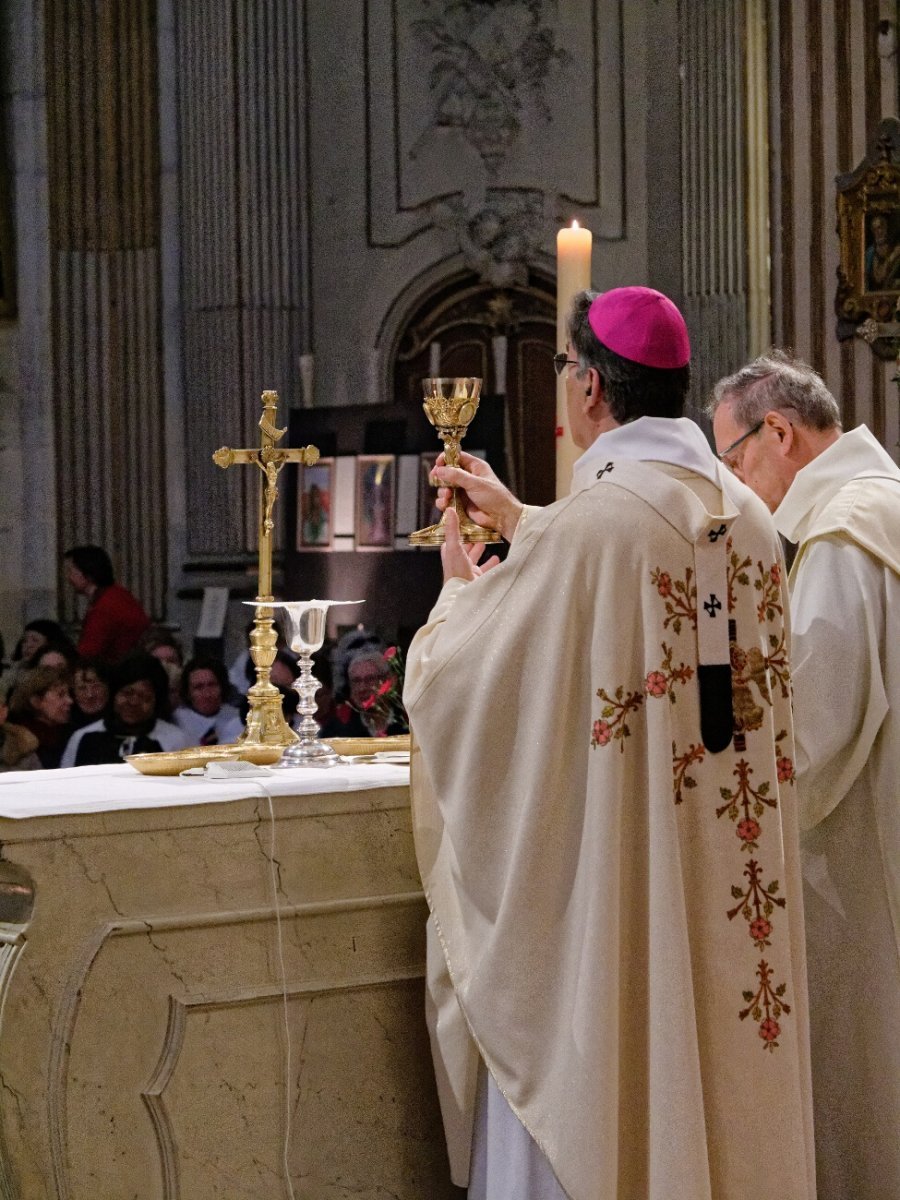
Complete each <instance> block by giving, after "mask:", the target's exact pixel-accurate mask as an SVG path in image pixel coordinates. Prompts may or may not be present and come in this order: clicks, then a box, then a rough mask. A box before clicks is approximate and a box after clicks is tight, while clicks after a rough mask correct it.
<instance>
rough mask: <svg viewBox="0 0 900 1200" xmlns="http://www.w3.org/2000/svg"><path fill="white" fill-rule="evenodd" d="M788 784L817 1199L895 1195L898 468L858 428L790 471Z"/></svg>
mask: <svg viewBox="0 0 900 1200" xmlns="http://www.w3.org/2000/svg"><path fill="white" fill-rule="evenodd" d="M775 521H776V524H777V525H778V527H779V528H780V529H781V530H782V532H783V533H784V534H785V536H787V537H789V538H790V539H791V540H792V541H797V542H799V549H798V552H797V557H796V559H795V560H794V566H793V568H792V570H791V581H790V585H791V614H792V622H793V656H792V657H793V666H794V672H793V674H794V713H795V723H796V736H797V787H798V791H799V800H800V823H801V828H802V831H803V832H802V834H801V846H802V853H803V875H804V891H805V908H806V928H807V953H808V960H809V980H810V1009H811V1037H812V1060H813V1094H814V1102H815V1126H816V1166H817V1176H818V1187H819V1193H818V1194H819V1200H845V1198H846V1197H852V1200H887V1198H888V1197H894V1196H900V470H898V469H897V467H896V466H895V464H894V462H893V461H892V460H891V458H890V456H889V455H888V454H887V453H886V451H885V450H884V449H883V448H882V447H881V446H880V445H879V443H878V442H877V441H876V440H875V438H874V437H873V436H872V435H871V434H870V433H869V431H868V430H867V429H866V428H865V427H864V426H861V427H860V428H858V429H855V430H853V431H852V432H850V433H846V434H844V435H843V436H842V437H841V438H839V440H838V441H837V442H835V443H834V444H833V445H832V446H831V447H829V449H828V450H826V451H825V452H824V453H823V454H821V455H819V457H818V458H816V459H814V460H813V461H812V462H811V463H810V464H809V465H808V466H806V467H804V468H803V470H802V471H800V472H798V474H797V476H796V478H795V480H794V483H793V484H792V486H791V488H790V489H789V491H788V493H787V495H786V496H785V498H784V500H783V501H782V503H781V505H780V506H779V508H778V510H777V511H776V513H775Z"/></svg>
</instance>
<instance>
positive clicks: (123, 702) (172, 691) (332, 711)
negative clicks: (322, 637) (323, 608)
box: [0, 546, 408, 771]
mask: <svg viewBox="0 0 900 1200" xmlns="http://www.w3.org/2000/svg"><path fill="white" fill-rule="evenodd" d="M66 562H67V566H68V573H67V577H68V579H69V581H70V582H71V583H73V586H75V588H76V590H77V591H82V592H84V593H85V594H86V595H87V596H88V609H87V613H86V615H85V618H84V621H83V623H82V627H81V630H80V634H79V636H78V640H77V642H76V641H73V640H72V638H70V637H69V635H68V633H67V632H66V630H65V629H64V628H63V626H62V625H61V624H60V623H59V622H57V621H55V620H51V619H47V618H38V619H37V620H33V621H29V622H28V624H27V625H26V626H25V628H24V629H23V630H22V633H21V636H20V637H19V639H18V640H17V642H16V645H15V649H14V650H13V652H12V655H11V659H10V661H9V662H3V674H2V677H0V771H24V770H39V769H48V768H55V767H75V766H89V765H96V764H98V763H116V762H120V761H122V760H123V759H124V758H125V757H126V756H127V755H129V754H141V753H151V752H158V751H169V750H179V749H182V748H185V747H188V746H214V745H222V744H226V743H230V742H234V741H236V740H237V739H238V738H239V737H240V735H241V733H242V731H243V728H244V718H245V716H246V712H247V707H248V701H247V691H248V690H249V688H250V687H251V686H252V684H253V683H254V681H255V678H256V671H255V667H254V664H253V662H252V660H251V658H250V655H249V652H247V651H244V652H243V653H242V654H240V655H239V656H238V657H237V659H236V660H235V661H234V663H232V664H231V668H230V670H229V668H228V667H227V666H226V664H225V663H224V662H223V661H222V660H221V659H219V658H216V657H214V656H212V655H209V654H197V655H195V656H194V657H193V658H191V659H190V660H189V661H187V662H185V654H184V650H183V647H182V644H181V642H180V641H179V640H178V639H177V638H176V637H175V636H174V635H173V634H172V633H171V632H170V631H169V630H167V629H164V628H160V627H158V626H154V625H152V624H151V622H150V618H149V617H148V616H147V614H146V613H145V612H144V610H143V608H142V607H141V606H140V604H139V602H138V601H137V600H136V598H135V597H133V596H132V595H131V593H130V592H128V591H127V590H126V589H125V588H123V587H121V586H120V585H119V584H116V583H114V581H113V573H112V565H111V563H110V560H109V556H108V555H107V554H106V552H105V551H104V550H102V549H101V548H100V547H96V546H87V547H76V548H75V549H73V550H71V551H69V552H68V553H67V555H66ZM96 580H99V582H95V581H96ZM110 592H112V595H111V596H110ZM98 610H99V615H98ZM0 658H2V641H0ZM315 664H316V665H315V673H316V677H317V678H318V679H319V681H320V683H321V687H320V689H319V691H318V693H317V697H316V701H317V709H316V713H315V719H316V722H317V724H318V726H319V728H320V730H321V731H322V732H323V734H325V735H326V736H329V737H379V736H386V735H388V734H395V733H406V732H407V730H408V725H407V724H406V716H405V712H404V711H403V708H402V703H401V701H400V691H401V687H402V673H401V672H400V670H399V656H398V654H397V652H396V650H395V648H394V647H390V648H385V646H384V644H383V643H382V641H381V640H380V639H379V638H378V636H377V634H375V633H372V632H369V631H367V630H364V629H359V630H353V631H351V632H350V633H348V634H346V635H345V636H344V637H343V638H342V639H341V640H340V641H339V642H337V643H330V644H329V643H326V645H325V646H324V647H323V648H322V650H321V651H319V652H318V653H317V655H316V656H315ZM297 674H298V669H297V664H296V659H295V657H294V655H293V654H291V652H290V651H289V650H287V649H286V648H285V647H284V645H283V641H282V639H281V637H280V635H279V649H278V653H277V656H276V659H275V662H274V663H273V665H272V669H271V681H272V683H273V684H274V685H275V686H276V687H277V688H278V690H279V692H280V693H281V696H282V705H283V710H284V715H285V719H286V720H287V721H288V723H289V724H291V725H292V726H296V724H297V722H298V718H297V700H298V698H297V693H296V692H295V691H294V690H293V687H292V685H293V682H294V679H295V678H296V676H297Z"/></svg>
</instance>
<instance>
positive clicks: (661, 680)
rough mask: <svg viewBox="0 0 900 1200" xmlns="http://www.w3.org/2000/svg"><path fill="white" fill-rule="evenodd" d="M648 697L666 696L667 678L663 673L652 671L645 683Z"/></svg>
mask: <svg viewBox="0 0 900 1200" xmlns="http://www.w3.org/2000/svg"><path fill="white" fill-rule="evenodd" d="M644 689H645V691H646V692H647V695H648V696H664V695H665V694H666V691H667V685H666V677H665V675H663V673H662V671H651V672H650V674H649V675H648V676H647V678H646V680H645V681H644Z"/></svg>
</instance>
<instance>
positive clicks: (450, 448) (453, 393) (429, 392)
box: [409, 375, 502, 546]
mask: <svg viewBox="0 0 900 1200" xmlns="http://www.w3.org/2000/svg"><path fill="white" fill-rule="evenodd" d="M422 389H423V391H424V394H425V403H424V404H423V405H422V407H423V408H424V409H425V416H426V417H427V418H428V420H429V421H430V422H431V424H432V425H433V426H434V427H435V429H436V430H437V431H438V437H440V438H441V439H442V441H443V443H444V462H445V463H446V465H447V466H448V467H458V466H459V444H460V442H461V441H462V439H463V438H464V437H465V435H466V430H467V429H468V428H469V425H470V424H471V423H472V419H473V417H474V416H475V414H476V412H478V397H479V396H480V394H481V380H480V379H476V378H474V377H473V376H468V375H460V376H457V377H456V378H453V377H452V376H447V375H444V376H433V377H431V378H429V379H423V380H422ZM452 492H453V495H452V498H451V501H450V503H451V504H452V506H453V507H454V508H455V509H456V512H457V515H458V517H459V533H460V537H461V538H462V540H463V541H464V542H485V543H489V542H499V541H502V538H501V537H500V534H499V533H498V532H497V531H496V530H495V529H485V528H484V527H483V526H481V525H476V524H475V522H474V521H473V520H471V519H470V517H469V516H468V514H467V513H466V510H465V507H464V505H463V502H462V499H461V498H460V496H459V493H458V492H457V489H456V488H453V489H452ZM446 516H447V514H446V512H445V513H444V515H443V516H442V517H441V519H440V521H438V523H437V524H436V525H429V526H428V527H427V528H425V529H417V530H416V532H415V533H411V534H410V535H409V540H410V544H411V545H413V546H442V545H443V544H444V521H445V519H446Z"/></svg>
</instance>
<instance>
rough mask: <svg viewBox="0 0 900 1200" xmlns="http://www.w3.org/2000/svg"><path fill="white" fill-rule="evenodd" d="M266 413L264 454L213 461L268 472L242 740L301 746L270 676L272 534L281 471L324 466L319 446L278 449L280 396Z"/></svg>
mask: <svg viewBox="0 0 900 1200" xmlns="http://www.w3.org/2000/svg"><path fill="white" fill-rule="evenodd" d="M262 405H263V414H262V416H261V417H260V419H259V428H260V430H261V431H262V437H261V439H260V446H259V449H258V450H257V449H253V450H232V449H230V448H229V447H228V446H223V447H222V448H221V449H220V450H217V451H216V452H215V454H214V455H213V462H214V463H215V464H216V466H217V467H222V468H223V469H225V468H227V467H230V466H231V465H232V464H233V463H252V464H253V465H254V466H257V467H259V469H260V471H262V474H263V479H261V480H260V487H259V582H258V584H257V588H258V593H257V596H256V617H255V618H254V621H253V632H252V633H251V634H250V657H251V658H252V659H253V663H254V666H255V667H256V683H255V684H254V685H253V687H252V688H251V689H250V691H249V692H248V693H247V698H248V700H249V701H250V710H249V712H248V713H247V725H246V728H245V729H244V732H243V733H242V734H241V736H240V738H239V739H238V744H242V743H246V742H254V743H260V744H262V745H266V746H289V745H290V744H291V743H292V742H295V741H297V734H296V733H294V731H293V729H291V727H290V726H289V725H288V723H287V721H285V719H284V713H283V712H282V709H281V693H280V692H279V690H278V688H277V687H276V686H275V684H274V683H272V681H271V679H270V678H269V675H270V673H271V670H272V663H273V662H274V661H275V654H276V652H277V645H278V638H277V635H276V633H275V630H274V629H273V628H272V621H273V616H274V614H273V610H272V608H271V605H272V604H273V603H274V600H275V597H274V596H273V595H272V533H273V531H274V529H275V523H274V521H273V520H272V510H273V508H274V507H275V501H276V500H277V499H278V486H277V483H278V472H279V471H280V470H281V468H282V467H283V466H284V465H285V463H303V464H304V465H305V466H307V467H311V466H312V465H313V463H315V462H317V461H318V458H319V451H318V450H317V449H316V447H315V446H302V447H300V448H299V449H297V450H288V449H287V448H286V447H283V446H282V447H279V446H277V445H276V443H277V442H279V441H280V440H281V439H282V438H283V437H284V435H285V434H286V433H287V429H286V428H285V429H278V428H277V426H276V424H275V415H276V412H277V409H278V393H277V392H263V394H262Z"/></svg>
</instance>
